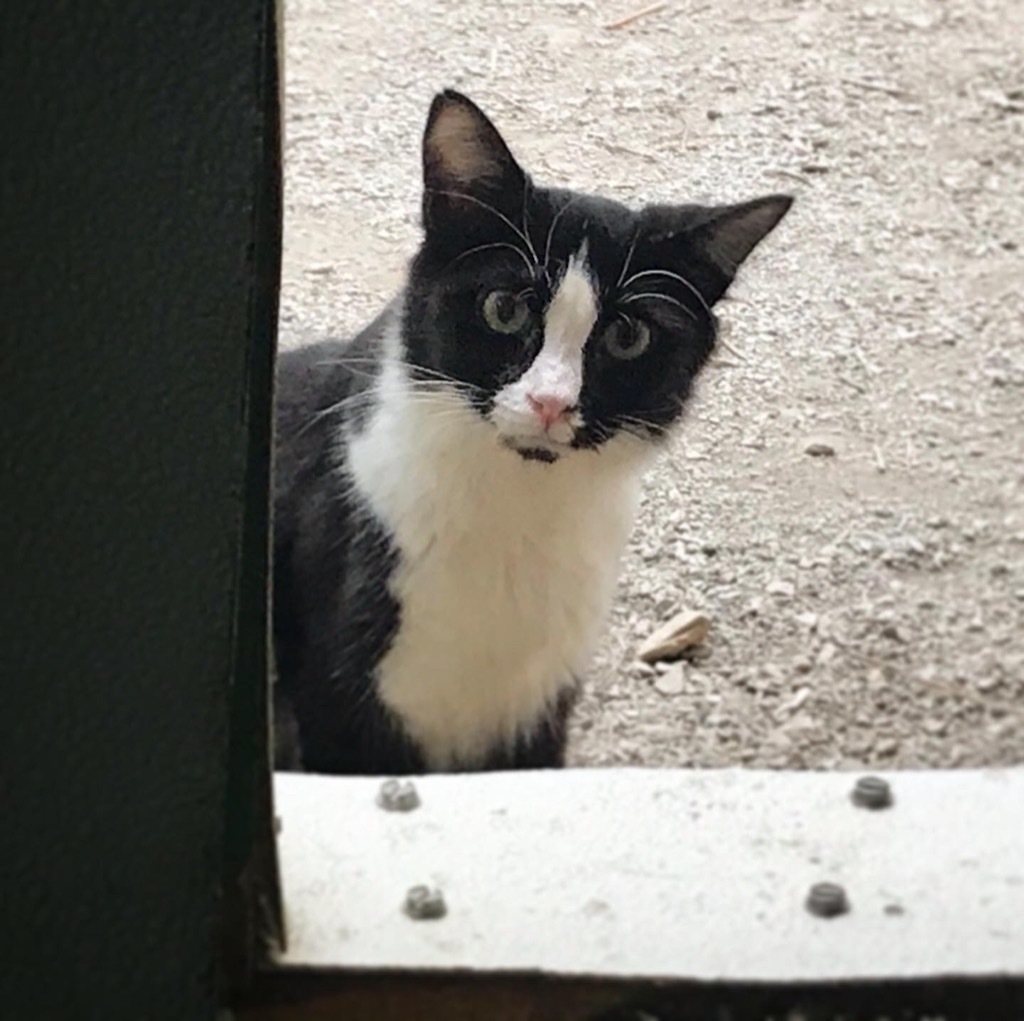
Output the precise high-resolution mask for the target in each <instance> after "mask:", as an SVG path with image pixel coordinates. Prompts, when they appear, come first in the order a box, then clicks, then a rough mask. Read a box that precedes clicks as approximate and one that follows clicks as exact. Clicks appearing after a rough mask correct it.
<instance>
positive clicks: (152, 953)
mask: <svg viewBox="0 0 1024 1021" xmlns="http://www.w3.org/2000/svg"><path fill="white" fill-rule="evenodd" d="M0 6H2V11H0V31H2V47H3V72H2V73H3V76H4V81H5V86H4V97H3V107H4V115H3V117H4V122H5V124H6V127H5V128H4V130H3V137H4V140H3V143H2V150H3V152H2V156H0V189H2V192H0V208H2V225H0V237H2V245H3V252H4V255H3V259H2V266H0V296H2V302H3V306H2V313H0V323H2V335H0V487H2V488H0V866H2V871H0V923H2V926H0V932H2V935H0V953H2V957H0V1016H2V1017H4V1018H8V1017H10V1018H19V1019H21V1018H33V1019H43V1018H51V1017H52V1018H62V1019H64V1018H69V1019H71V1018H97V1019H103V1021H114V1019H117V1018H132V1019H135V1021H138V1019H141V1018H175V1019H191V1018H204V1017H209V1016H211V1014H212V1012H213V1009H214V997H215V968H216V960H217V944H218V940H219V939H220V935H221V933H220V930H219V920H220V915H221V910H220V909H221V904H222V897H221V890H222V883H223V880H224V874H225V871H226V872H227V873H228V878H229V880H230V875H231V872H232V870H233V869H236V868H238V867H241V866H242V865H244V863H245V860H246V855H247V845H248V842H249V840H250V837H251V832H252V826H253V818H254V817H253V814H252V804H253V802H252V797H253V796H254V792H255V793H260V792H262V791H263V788H262V787H261V786H260V784H261V779H260V778H261V774H260V769H261V763H260V758H261V755H262V754H263V747H262V745H261V742H262V741H263V740H264V739H263V731H262V730H261V729H258V728H260V727H261V726H262V721H261V719H260V715H261V710H262V702H261V699H262V689H261V685H262V683H263V677H262V673H263V670H264V652H265V644H264V638H263V635H264V620H263V615H264V611H265V598H264V597H263V595H262V585H263V582H264V580H265V579H264V572H265V556H264V551H265V535H266V506H265V502H266V500H265V496H266V474H267V459H268V452H267V436H268V422H269V377H270V370H269V366H270V361H271V357H272V349H273V336H274V316H275V315H276V287H277V274H278V259H279V229H280V222H279V207H278V206H277V205H276V197H277V194H276V183H275V179H274V174H275V172H276V162H275V159H274V155H275V154H274V153H273V151H272V150H273V147H274V143H275V140H276V135H275V125H274V124H273V123H272V119H273V116H274V114H275V112H276V108H275V105H274V102H273V97H272V96H271V92H272V90H273V89H274V87H275V82H274V80H273V75H272V74H271V73H270V71H269V70H268V69H269V68H270V62H269V58H270V57H271V56H272V52H273V47H272V46H270V45H268V40H267V35H266V34H267V31H268V27H270V26H272V24H273V21H272V18H271V17H270V13H271V10H272V4H270V3H268V0H217V2H211V0H146V2H144V3H143V2H141V0H140V2H137V3H133V2H128V3H124V2H120V3H114V2H109V0H92V2H82V3H59V2H58V3H39V2H37V0H4V2H3V4H2V5H0ZM268 118H269V120H268ZM250 386H251V387H252V389H251V392H250V389H249V388H250ZM243 560H245V561H246V563H247V566H246V567H245V568H244V569H243ZM240 727H241V728H248V729H245V731H244V733H243V732H240V730H239V728H240ZM232 728H234V735H233V738H234V741H233V744H231V743H230V742H229V733H230V732H231V730H232ZM253 728H257V729H253ZM229 761H230V763H231V776H230V778H229ZM226 810H227V811H226ZM226 815H227V816H228V817H230V818H232V820H233V821H232V823H231V826H232V833H231V834H226V833H225V827H224V819H225V817H226Z"/></svg>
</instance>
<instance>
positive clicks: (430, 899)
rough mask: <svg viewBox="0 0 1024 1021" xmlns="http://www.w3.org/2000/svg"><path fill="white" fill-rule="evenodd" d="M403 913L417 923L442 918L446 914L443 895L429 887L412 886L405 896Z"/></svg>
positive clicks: (446, 907)
mask: <svg viewBox="0 0 1024 1021" xmlns="http://www.w3.org/2000/svg"><path fill="white" fill-rule="evenodd" d="M404 910H405V913H406V914H407V915H408V916H409V917H410V918H413V919H415V920H416V921H417V922H424V921H430V920H432V919H435V918H444V916H445V915H446V914H447V913H448V905H447V904H445V902H444V894H443V893H441V891H440V890H438V889H432V888H431V887H429V886H414V887H412V889H410V890H409V892H408V893H407V894H406V895H405V906H404Z"/></svg>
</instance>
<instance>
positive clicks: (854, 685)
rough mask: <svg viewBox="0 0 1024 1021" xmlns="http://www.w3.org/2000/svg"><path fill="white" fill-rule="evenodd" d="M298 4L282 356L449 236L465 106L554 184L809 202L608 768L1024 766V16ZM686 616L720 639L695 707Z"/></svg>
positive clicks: (348, 315) (747, 284)
mask: <svg viewBox="0 0 1024 1021" xmlns="http://www.w3.org/2000/svg"><path fill="white" fill-rule="evenodd" d="M643 6H644V3H643V2H640V3H636V4H631V2H630V0H615V2H612V0H605V2H600V3H598V2H589V0H548V2H542V0H521V2H516V3H509V2H505V0H464V2H461V3H456V2H454V0H441V2H423V0H415V2H414V0H374V2H372V3H368V4H362V5H359V4H353V3H351V2H348V0H288V2H287V4H286V34H285V42H286V48H287V53H286V61H287V63H286V77H287V125H286V134H287V137H286V159H287V164H286V202H287V207H286V236H285V246H286V247H285V270H284V283H285V287H284V294H283V306H282V342H283V343H285V344H294V343H299V342H302V341H303V340H304V339H306V338H309V337H311V336H313V335H316V334H317V333H321V332H324V331H331V332H335V333H347V332H350V331H352V330H354V329H356V328H358V327H359V326H360V325H361V324H362V323H363V322H364V321H365V320H366V318H367V317H368V316H369V315H371V314H372V313H373V312H374V311H375V310H376V309H377V308H378V307H379V305H380V303H381V302H382V301H383V300H384V299H385V298H387V297H388V296H389V295H390V294H391V292H392V291H393V289H394V288H395V286H396V285H397V283H398V281H399V280H400V278H401V274H402V269H403V265H404V261H405V260H406V258H407V257H408V256H409V255H410V254H411V252H412V251H413V249H414V246H415V243H416V237H417V222H416V221H417V203H418V198H419V166H418V147H419V140H420V134H421V131H422V125H423V119H424V116H425V113H426V108H427V105H428V103H429V101H430V98H431V96H432V94H433V92H434V91H435V90H436V89H437V88H439V87H442V86H445V85H453V86H455V87H458V88H460V89H462V90H463V91H465V92H467V93H468V94H469V95H471V96H472V97H473V98H474V99H476V100H477V101H478V102H480V103H481V105H482V106H483V107H484V108H485V109H486V110H487V111H488V112H489V113H490V114H491V115H492V116H493V117H494V118H495V120H496V121H497V122H498V124H499V126H500V127H501V128H502V130H503V131H504V132H505V134H506V136H507V137H508V138H509V140H510V141H511V143H512V144H513V147H514V149H515V150H516V152H517V154H518V155H519V156H520V158H521V160H522V162H523V163H524V164H525V165H526V166H527V167H528V168H529V169H530V170H531V171H532V172H533V173H534V174H535V176H536V177H538V178H539V179H541V180H543V181H545V182H550V183H560V184H566V185H570V186H573V187H577V188H582V189H585V190H592V191H598V192H603V193H606V194H609V195H611V196H614V197H617V198H619V199H622V200H624V201H627V202H631V203H641V202H644V201H655V200H657V201H701V200H711V201H729V200H738V199H742V198H746V197H752V196H755V195H758V194H761V193H764V192H771V191H780V190H785V191H791V192H793V193H795V194H796V195H797V196H798V202H797V204H796V206H795V207H794V209H793V212H792V213H791V214H790V216H789V217H788V218H787V220H786V221H785V222H784V223H783V225H782V226H781V227H780V228H779V230H778V232H777V233H776V235H775V236H774V237H773V238H771V239H770V240H769V241H768V242H767V243H766V244H765V246H764V247H763V249H761V250H760V251H759V252H758V253H757V254H756V256H755V257H754V258H753V260H752V261H751V263H750V264H749V266H748V267H747V269H746V270H745V272H744V274H743V276H742V279H741V280H740V281H739V282H738V284H737V286H736V287H735V288H734V291H733V294H734V297H735V299H736V300H735V301H733V302H731V303H729V304H728V305H727V306H724V307H723V318H724V321H725V339H726V345H727V346H724V347H723V349H722V350H721V352H720V356H719V357H718V359H717V361H716V362H715V364H714V365H713V367H712V368H711V369H710V370H709V371H708V372H707V375H706V377H705V378H704V383H703V386H702V388H701V391H700V394H699V397H698V399H697V400H696V401H695V402H694V405H693V408H692V412H691V415H690V418H689V421H688V423H687V425H686V427H685V429H684V430H683V432H682V433H681V435H680V439H679V442H678V443H677V444H676V445H675V447H674V448H673V450H672V452H671V454H670V455H668V456H666V457H665V458H664V460H663V461H662V463H661V465H660V467H659V468H658V469H657V470H656V471H655V472H654V473H653V474H652V475H651V477H650V478H649V480H648V484H647V490H646V498H645V502H644V507H643V512H642V516H641V519H640V522H639V525H638V527H637V530H636V533H635V536H634V539H633V542H632V544H631V545H630V549H629V553H628V557H627V559H626V563H625V567H624V572H623V579H622V584H621V589H620V594H619V599H618V602H617V605H616V608H615V612H614V616H613V619H612V621H611V623H610V626H609V629H608V637H607V640H606V641H605V643H604V646H603V648H602V650H601V652H600V655H599V657H598V660H597V662H596V663H595V665H594V669H593V671H592V673H591V676H590V677H589V679H588V685H587V694H586V697H585V699H584V702H583V704H582V706H581V709H580V711H579V713H578V715H577V720H576V726H575V732H574V740H573V756H572V757H573V762H574V763H575V764H578V765H611V764H646V765H673V766H688V765H694V766H721V765H735V764H745V765H750V766H771V767H806V768H819V767H847V766H848V767H856V766H866V765H870V766H875V767H896V766H899V767H909V766H983V765H995V764H999V765H1008V764H1017V763H1022V762H1024V4H1021V3H1019V2H1018V0H998V2H997V0H988V2H985V0H979V2H968V0H947V2H942V0H893V2H881V0H879V2H876V3H850V2H844V0H830V2H821V0H806V2H800V0H763V2H761V3H759V4H757V5H756V13H751V14H744V13H742V12H743V11H751V10H754V9H755V5H747V4H735V3H731V2H726V0H712V2H709V3H702V2H699V0H689V2H681V3H675V4H671V5H670V6H667V7H664V8H663V9H661V10H659V11H657V12H653V13H650V14H647V15H646V16H644V17H640V18H638V19H636V20H634V21H632V22H631V23H630V24H628V25H625V26H623V27H620V28H611V27H608V25H609V23H611V22H614V21H615V20H616V19H619V18H621V17H622V16H624V15H629V14H630V13H633V12H635V11H636V10H637V9H638V8H641V7H643ZM680 608H689V609H700V610H703V611H704V612H705V613H706V614H707V615H708V616H709V617H710V619H711V621H712V630H711V633H710V636H709V638H708V640H707V642H706V643H705V646H704V647H703V648H702V649H701V655H700V656H699V657H698V658H697V659H696V661H695V662H693V663H687V664H684V666H683V667H682V669H681V670H680V669H678V668H676V669H673V670H672V671H671V672H670V673H669V674H668V675H666V676H663V675H662V674H660V673H658V671H657V669H655V668H649V667H645V666H641V665H639V664H637V662H636V657H635V654H636V649H637V647H638V645H639V643H640V641H641V640H642V638H643V637H645V636H646V635H647V634H648V633H649V632H650V631H651V630H653V628H654V627H655V626H656V625H657V624H658V623H659V622H661V621H662V620H663V619H665V618H666V617H668V616H670V615H671V614H672V613H674V612H675V611H676V610H678V609H680Z"/></svg>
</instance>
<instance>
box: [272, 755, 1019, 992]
mask: <svg viewBox="0 0 1024 1021" xmlns="http://www.w3.org/2000/svg"><path fill="white" fill-rule="evenodd" d="M885 775H886V777H887V778H888V779H889V780H890V782H891V785H892V789H893V793H894V796H895V805H894V806H893V807H892V808H889V809H885V810H881V811H870V810H866V809H862V808H856V807H854V806H853V804H852V803H851V801H850V797H849V794H850V790H851V789H852V786H853V783H854V780H855V779H856V776H855V775H853V774H845V773H838V774H837V773H779V772H756V771H748V770H730V771H701V772H692V771H677V770H596V769H595V770H568V771H564V772H554V773H516V774H512V773H505V774H491V775H475V776H431V777H425V778H421V779H416V780H415V784H416V787H417V789H418V791H419V794H420V797H421V799H422V804H421V806H420V807H419V808H417V809H416V810H414V811H412V812H408V813H399V812H385V811H384V810H383V809H381V808H379V807H378V806H377V803H376V796H377V792H378V790H379V788H380V782H379V781H377V780H372V779H347V778H330V777H313V776H301V775H291V774H279V775H278V776H277V777H276V799H277V811H278V814H279V815H280V817H281V820H282V831H281V834H280V838H279V839H280V853H281V863H282V872H283V884H284V897H285V911H286V920H287V925H288V934H289V948H288V951H287V953H285V954H284V955H283V956H282V958H281V961H280V963H281V965H282V966H283V967H322V968H332V969H334V968H340V969H367V968H369V969H381V968H399V969H403V970H428V971H451V970H460V971H465V970H470V971H485V972H498V973H500V972H521V971H531V972H533V971H539V972H544V973H548V974H552V975H560V976H600V977H608V978H637V977H642V978H652V979H692V980H701V981H712V980H715V981H766V982H794V981H822V980H832V979H894V978H923V977H929V976H973V977H981V976H989V977H992V976H1000V975H1014V976H1024V769H1012V770H1011V769H1007V770H989V771H944V772H906V773H892V774H885ZM823 880H828V881H833V882H838V883H841V884H842V885H843V886H844V887H845V890H846V893H847V895H848V897H849V901H850V904H851V910H850V912H849V913H848V914H846V915H842V916H840V917H837V918H832V919H822V918H817V917H813V916H812V915H811V914H809V913H808V911H807V910H806V909H805V907H804V901H805V898H806V896H807V892H808V890H809V888H810V886H811V884H813V883H816V882H819V881H823ZM420 883H426V884H430V885H433V886H437V887H439V888H440V889H441V890H442V891H443V894H444V897H445V900H446V902H447V907H448V913H447V915H446V916H445V917H444V918H442V919H440V920H434V921H413V920H411V919H410V918H409V917H407V916H406V914H404V913H403V910H402V905H403V901H404V898H405V894H406V891H407V890H408V889H409V888H410V887H412V886H415V885H417V884H420Z"/></svg>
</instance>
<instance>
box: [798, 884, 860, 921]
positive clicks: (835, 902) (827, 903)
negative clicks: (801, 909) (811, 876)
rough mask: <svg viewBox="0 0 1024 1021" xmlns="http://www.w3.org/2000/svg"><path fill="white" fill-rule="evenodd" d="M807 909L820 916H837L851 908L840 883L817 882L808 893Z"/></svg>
mask: <svg viewBox="0 0 1024 1021" xmlns="http://www.w3.org/2000/svg"><path fill="white" fill-rule="evenodd" d="M807 910H808V911H810V913H811V914H812V915H817V916H818V917H819V918H835V917H836V916H837V915H845V914H846V912H847V911H849V910H850V902H849V900H848V899H847V897H846V891H845V890H844V889H843V888H842V887H841V886H840V885H839V884H838V883H815V884H814V886H812V887H811V892H810V893H809V894H808V895H807Z"/></svg>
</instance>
